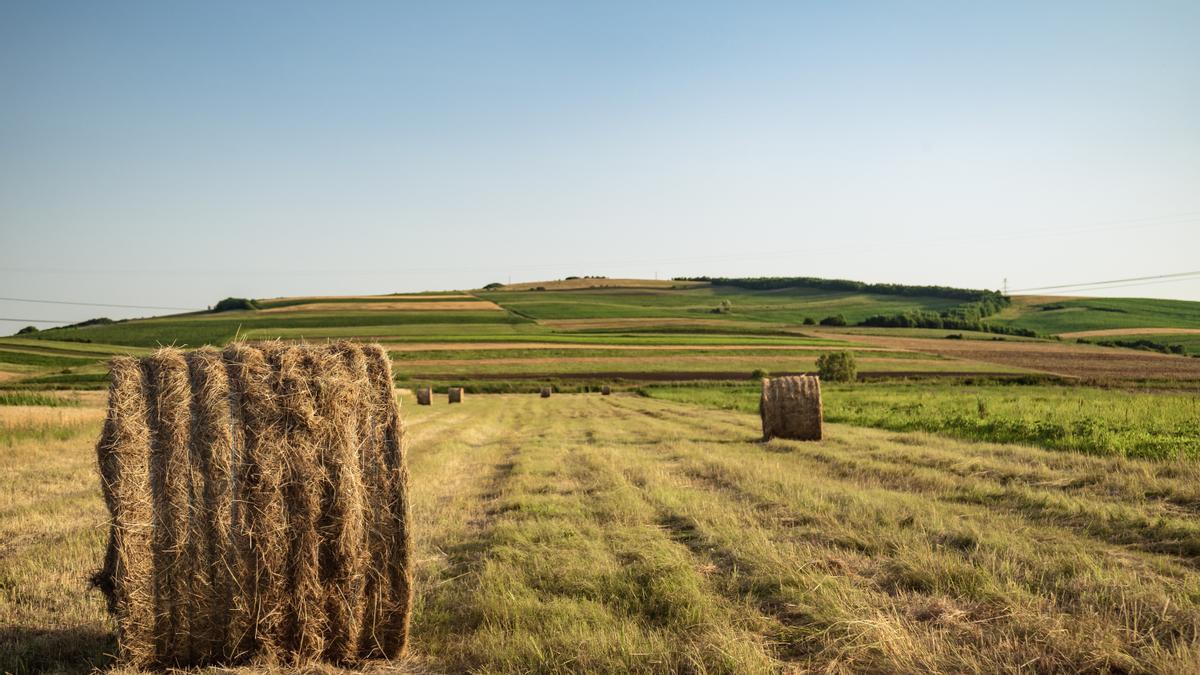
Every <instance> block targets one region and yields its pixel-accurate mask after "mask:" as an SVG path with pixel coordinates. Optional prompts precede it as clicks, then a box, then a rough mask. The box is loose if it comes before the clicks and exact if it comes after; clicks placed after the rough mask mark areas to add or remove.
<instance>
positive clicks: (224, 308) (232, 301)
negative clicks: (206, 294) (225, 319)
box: [212, 298, 258, 312]
mask: <svg viewBox="0 0 1200 675" xmlns="http://www.w3.org/2000/svg"><path fill="white" fill-rule="evenodd" d="M235 309H258V305H256V304H255V303H254V301H253V300H250V299H248V298H225V299H224V300H222V301H220V302H218V303H217V304H216V305H214V306H213V308H212V311H214V312H229V311H232V310H235Z"/></svg>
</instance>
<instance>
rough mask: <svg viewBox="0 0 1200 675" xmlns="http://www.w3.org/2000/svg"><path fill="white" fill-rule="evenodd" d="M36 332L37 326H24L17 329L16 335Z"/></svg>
mask: <svg viewBox="0 0 1200 675" xmlns="http://www.w3.org/2000/svg"><path fill="white" fill-rule="evenodd" d="M36 332H38V328H37V326H25V327H24V328H22V329H21V330H19V331H17V335H29V334H30V333H36Z"/></svg>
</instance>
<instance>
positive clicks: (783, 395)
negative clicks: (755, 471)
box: [758, 375, 822, 441]
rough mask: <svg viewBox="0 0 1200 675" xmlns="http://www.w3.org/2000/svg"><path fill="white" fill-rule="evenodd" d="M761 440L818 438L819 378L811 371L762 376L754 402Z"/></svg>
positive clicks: (819, 420)
mask: <svg viewBox="0 0 1200 675" xmlns="http://www.w3.org/2000/svg"><path fill="white" fill-rule="evenodd" d="M758 411H759V415H760V416H761V417H762V429H763V440H765V441H766V440H770V439H772V438H789V439H793V440H798V441H819V440H821V423H822V408H821V381H820V379H819V378H818V377H817V376H815V375H796V376H790V377H770V378H767V377H764V378H763V381H762V397H761V398H760V399H759V403H758Z"/></svg>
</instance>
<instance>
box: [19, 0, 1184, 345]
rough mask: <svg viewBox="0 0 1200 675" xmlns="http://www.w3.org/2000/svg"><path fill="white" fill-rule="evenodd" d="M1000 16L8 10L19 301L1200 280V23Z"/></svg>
mask: <svg viewBox="0 0 1200 675" xmlns="http://www.w3.org/2000/svg"><path fill="white" fill-rule="evenodd" d="M986 5H987V6H985V3H963V2H879V3H867V2H828V3H820V4H818V3H800V2H786V3H746V2H737V3H732V2H731V3H728V4H723V5H720V4H708V3H698V2H680V3H666V2H662V3H646V2H631V3H615V2H603V3H592V4H590V5H588V6H584V5H583V4H582V3H562V2H536V3H511V2H510V3H501V2H479V3H461V2H454V3H425V6H421V7H418V6H416V5H406V4H404V3H400V2H381V3H377V4H372V3H361V2H355V3H329V2H325V3H301V2H286V3H284V2H280V3H267V2H256V3H241V2H238V3H222V2H196V3H184V2H145V3H133V2H57V1H53V0H36V1H33V0H31V1H27V2H21V1H18V0H9V1H7V2H4V3H2V4H0V100H2V103H0V296H7V297H21V298H35V299H57V300H75V301H89V302H115V303H128V304H149V305H168V306H181V307H196V306H204V305H207V304H210V303H212V302H215V301H216V300H217V299H219V298H221V297H224V296H227V295H238V296H255V297H266V296H276V295H289V294H302V293H352V292H354V293H357V292H392V291H410V290H422V289H442V288H467V287H476V286H479V285H482V284H485V283H487V282H490V281H505V280H507V279H508V278H509V277H510V276H511V278H512V280H513V281H518V280H532V279H542V278H557V277H562V276H566V275H571V274H578V275H582V274H603V275H608V276H642V277H649V276H653V275H654V274H656V273H657V274H658V275H660V276H663V277H666V276H671V275H699V274H709V275H757V274H761V275H812V276H830V277H842V278H853V279H862V280H867V281H895V282H909V283H938V284H948V285H957V286H968V287H989V288H998V287H1000V286H1001V284H1002V283H1003V280H1004V279H1005V278H1007V279H1008V280H1009V286H1010V288H1013V289H1019V288H1029V287H1037V286H1044V285H1051V284H1058V283H1077V282H1087V281H1099V280H1106V279H1116V278H1125V277H1138V276H1146V275H1154V274H1163V273H1172V272H1185V271H1192V270H1200V2H1196V1H1195V0H1188V1H1183V2H1169V1H1163V0H1155V1H1153V2H1145V1H1131V2H1103V1H1101V2H1097V1H1088V2H1050V3H1047V2H996V3H986ZM1106 293H1108V294H1114V295H1115V294H1122V295H1147V296H1161V297H1179V298H1190V299H1200V280H1198V279H1197V278H1192V279H1191V280H1186V281H1182V282H1173V283H1162V284H1152V285H1145V286H1134V287H1127V288H1121V289H1116V290H1112V291H1106ZM148 313H151V312H147V311H142V310H128V311H122V310H120V309H111V310H110V309H97V308H88V307H69V306H53V305H31V304H24V303H14V302H9V301H0V316H2V317H16V318H49V319H68V320H75V319H82V318H88V317H91V316H96V315H108V316H113V317H121V316H131V315H142V314H148ZM23 323H28V322H22V324H23ZM43 325H45V324H43ZM17 327H19V324H11V323H0V334H3V333H8V332H11V331H12V330H15V329H16V328H17Z"/></svg>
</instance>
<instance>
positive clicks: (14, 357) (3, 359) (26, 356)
mask: <svg viewBox="0 0 1200 675" xmlns="http://www.w3.org/2000/svg"><path fill="white" fill-rule="evenodd" d="M101 358H102V357H100V356H94V357H91V358H88V357H78V356H57V355H51V354H39V353H37V352H26V351H18V350H10V349H0V363H11V364H14V365H19V366H37V367H42V368H74V367H78V366H85V365H88V364H91V363H96V362H97V361H99V360H100V359H101Z"/></svg>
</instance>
